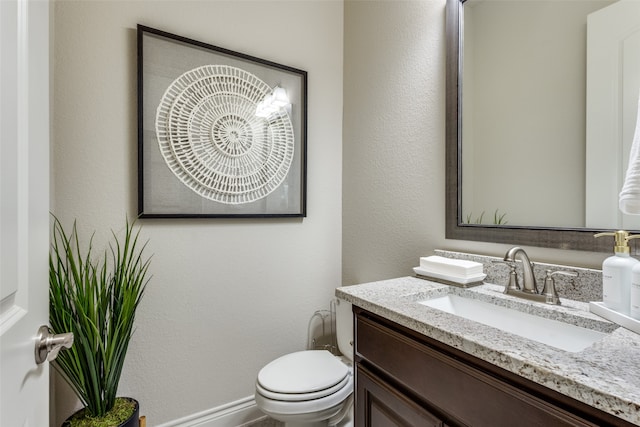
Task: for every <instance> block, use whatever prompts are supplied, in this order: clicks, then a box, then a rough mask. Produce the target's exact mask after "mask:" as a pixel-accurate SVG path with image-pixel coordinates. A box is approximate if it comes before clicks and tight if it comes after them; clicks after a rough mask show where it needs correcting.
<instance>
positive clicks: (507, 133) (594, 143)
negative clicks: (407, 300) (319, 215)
mask: <svg viewBox="0 0 640 427" xmlns="http://www.w3.org/2000/svg"><path fill="white" fill-rule="evenodd" d="M612 3H616V2H614V1H611V0H602V1H601V0H585V1H580V0H576V1H571V2H557V1H540V0H517V1H516V0H514V1H507V0H498V1H494V0H467V1H464V0H462V1H461V0H448V1H447V171H448V173H447V197H448V201H447V237H448V238H456V239H464V240H480V241H493V242H504V243H517V244H523V245H526V244H529V245H536V246H547V247H559V248H565V249H584V250H606V251H608V250H609V249H610V248H608V245H605V246H603V245H601V244H598V243H597V242H594V240H595V239H593V237H592V234H593V231H594V230H601V229H613V228H618V227H621V226H623V225H624V226H625V227H627V228H628V229H633V228H638V229H640V226H633V227H628V226H627V225H630V224H629V223H627V224H626V225H625V224H624V223H622V224H621V222H620V216H621V214H620V213H619V210H618V209H617V197H618V192H619V190H620V187H621V182H622V181H621V180H622V178H623V175H624V171H625V170H626V163H627V161H628V160H627V159H628V157H627V156H628V151H629V146H630V143H631V140H632V138H630V137H628V133H629V132H631V133H632V132H633V127H634V126H635V123H634V122H633V121H634V120H633V119H632V120H627V121H625V120H623V119H624V118H627V117H632V118H633V117H635V116H634V114H635V113H636V109H637V94H638V89H637V88H638V87H639V86H640V82H639V81H638V80H639V79H636V80H635V82H634V81H622V82H615V83H614V84H611V81H610V80H605V81H606V82H608V83H606V84H602V82H597V81H595V80H594V78H593V77H592V75H593V76H596V75H597V74H598V71H597V70H596V71H591V69H590V68H588V67H587V65H588V64H587V63H588V62H589V61H587V57H589V58H593V57H597V55H603V53H602V52H607V51H610V50H611V46H612V43H613V42H612V41H610V40H604V41H597V40H596V41H594V38H593V37H594V36H593V35H592V33H593V32H594V31H593V30H592V29H589V31H588V30H587V20H588V19H589V20H593V21H596V22H598V21H599V20H601V19H598V20H595V19H594V18H593V16H594V15H604V16H606V17H607V19H609V20H611V19H612V18H610V17H609V15H610V13H609V10H611V9H612V8H613V7H612V6H610V5H612ZM617 3H635V5H636V6H637V5H638V4H640V2H637V1H629V0H620V1H619V2H617ZM463 4H464V6H463ZM614 6H615V5H614ZM603 11H604V12H603ZM463 14H464V19H463ZM627 14H628V13H627ZM632 15H634V17H637V20H638V21H640V13H635V14H632ZM587 16H590V18H587ZM462 22H464V31H462V30H463V28H462ZM589 25H590V26H591V27H597V26H599V25H600V24H597V25H596V24H592V23H590V24H589ZM615 25H617V26H618V27H620V24H619V23H618V24H615ZM629 25H636V26H637V27H636V28H637V34H638V38H640V22H638V23H637V24H633V23H625V26H627V28H625V31H627V34H626V35H625V37H626V36H628V34H629V31H628V30H629V28H628V27H629ZM596 30H597V28H596ZM601 32H602V30H601ZM463 33H464V37H462V35H463ZM604 33H607V34H611V33H621V31H620V30H615V31H614V30H611V29H609V30H607V31H604ZM596 35H597V34H596ZM616 43H620V41H616ZM463 46H464V48H463ZM638 46H640V45H634V44H633V43H627V50H628V51H629V52H633V53H634V54H635V56H636V58H635V59H633V61H631V60H628V61H627V63H628V64H632V66H634V65H633V64H634V63H635V64H637V65H635V66H638V67H640V65H639V64H640V60H639V59H638V58H637V56H638V52H640V50H639V49H638ZM614 51H615V49H614ZM587 52H588V53H587ZM594 52H595V53H594ZM605 56H606V55H605ZM634 61H635V62H634ZM591 62H593V61H591ZM597 62H602V61H597ZM611 65H612V64H607V65H606V66H605V67H604V68H607V67H608V68H611ZM615 66H620V64H615ZM627 67H629V66H628V65H627ZM614 69H615V68H614ZM462 70H464V71H463V72H459V71H462ZM625 71H626V72H627V73H628V74H629V71H631V70H628V69H627V70H625ZM637 71H640V68H637ZM620 74H621V75H623V73H622V72H621V73H620ZM635 75H640V73H635ZM616 85H617V86H616ZM625 85H626V86H625ZM633 85H635V88H636V89H632V87H633ZM462 87H464V96H463V91H462ZM603 87H604V88H605V89H606V90H608V92H609V93H611V92H616V93H617V94H618V98H614V99H611V95H608V96H609V98H607V94H606V93H605V94H603V93H602V92H603V89H602V88H603ZM612 88H614V89H613V90H612ZM622 88H624V90H623V89H622ZM598 91H600V92H601V93H600V94H598V93H597V92H598ZM620 94H621V96H620ZM593 96H599V97H600V98H598V99H600V103H599V104H598V105H600V107H601V108H589V106H588V104H586V101H587V99H591V97H593ZM634 96H635V98H636V99H635V102H634V101H633V97H634ZM603 102H606V104H605V105H604V106H602V105H601V104H602V103H603ZM612 102H613V103H614V104H612ZM612 105H622V107H621V108H620V109H617V108H614V107H612ZM459 107H460V108H459ZM602 108H604V109H609V110H616V109H617V110H618V111H616V113H617V114H618V116H617V117H616V118H615V119H611V118H610V117H606V118H603V116H604V115H603V114H602V112H601V111H599V110H602ZM624 108H628V110H629V111H628V112H626V111H625V110H624ZM605 119H606V120H609V121H610V122H616V121H617V123H618V124H621V125H620V126H621V128H619V129H608V128H607V127H608V126H609V123H608V122H606V121H604V120H605ZM603 127H605V128H607V129H608V130H609V131H610V132H609V134H608V136H607V137H603V134H602V128H603ZM629 129H630V130H629ZM594 130H595V131H594ZM625 134H626V144H627V145H626V147H625V146H623V142H624V141H623V140H624V139H625V138H622V137H620V136H619V135H625ZM463 135H464V137H462V136H463ZM611 135H614V136H611ZM616 136H617V138H618V139H616ZM463 140H464V144H463ZM594 147H595V149H594ZM590 151H592V152H593V153H597V154H593V153H590ZM603 151H604V152H609V153H611V154H609V156H610V157H611V156H613V157H614V159H613V160H612V161H610V162H608V161H603V158H602V155H603V153H602V152H603ZM609 163H610V164H609ZM459 166H460V167H459ZM610 166H613V167H614V169H613V170H612V169H607V167H610ZM585 175H586V176H587V179H586V180H585ZM459 183H460V184H463V185H462V186H459V185H458V184H459ZM537 184H540V186H538V187H536V185H537ZM592 190H599V191H600V193H598V194H597V195H595V196H594V195H591V191H592ZM604 190H606V192H607V195H606V196H605V195H604V194H605V193H604V192H603V191H604ZM603 207H604V208H605V210H606V212H597V210H602V208H603ZM634 219H635V218H634ZM479 223H480V224H479ZM639 224H640V223H639Z"/></svg>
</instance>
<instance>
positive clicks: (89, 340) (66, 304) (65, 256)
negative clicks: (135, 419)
mask: <svg viewBox="0 0 640 427" xmlns="http://www.w3.org/2000/svg"><path fill="white" fill-rule="evenodd" d="M52 234H53V235H52V240H51V250H50V252H49V321H50V323H51V329H52V330H53V332H54V333H62V332H73V335H74V344H73V346H72V347H71V348H70V349H68V350H65V351H62V352H60V354H59V355H58V357H57V359H56V360H55V362H54V366H55V367H56V368H57V370H58V371H59V372H61V373H62V376H63V377H64V378H65V380H66V381H67V382H68V383H69V385H70V386H71V388H72V389H73V391H74V392H75V393H76V394H77V395H78V397H79V398H80V400H81V401H82V403H83V404H84V405H85V407H86V411H87V412H88V414H89V415H90V416H92V417H100V416H103V415H104V414H105V413H106V412H107V411H109V410H110V409H111V408H112V407H113V405H114V403H115V400H116V393H117V391H118V383H119V382H120V375H121V374H122V367H123V365H124V360H125V356H126V354H127V348H128V347H129V341H130V339H131V336H132V334H133V323H134V320H135V313H136V309H137V308H138V305H139V304H140V300H141V298H142V296H143V294H144V290H145V287H146V285H147V283H148V280H149V278H148V277H147V273H148V269H149V263H150V258H143V251H144V249H145V247H146V245H147V243H146V242H145V243H144V244H142V245H140V244H139V242H138V237H139V234H140V229H139V228H138V230H137V231H135V232H134V223H130V222H129V221H127V222H126V227H125V232H124V239H123V240H122V241H121V240H120V239H119V238H118V236H117V235H116V234H115V233H114V232H113V231H112V235H113V240H114V242H112V243H109V247H108V250H107V249H105V250H104V251H102V252H101V253H100V254H99V255H98V256H94V251H93V236H91V239H90V240H89V242H88V244H87V246H86V248H82V247H81V244H80V239H79V236H78V230H77V227H76V223H75V221H74V223H73V228H72V230H71V233H67V232H65V230H64V228H63V227H62V224H61V223H60V221H59V220H58V219H57V218H55V217H54V218H53V227H52Z"/></svg>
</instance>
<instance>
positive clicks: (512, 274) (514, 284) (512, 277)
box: [492, 259, 520, 294]
mask: <svg viewBox="0 0 640 427" xmlns="http://www.w3.org/2000/svg"><path fill="white" fill-rule="evenodd" d="M492 262H494V263H496V264H504V265H506V266H507V267H509V283H508V284H507V285H506V286H505V287H504V293H505V294H508V293H509V291H519V290H520V283H518V273H516V263H515V261H504V260H497V259H496V260H492Z"/></svg>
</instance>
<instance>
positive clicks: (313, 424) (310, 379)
mask: <svg viewBox="0 0 640 427" xmlns="http://www.w3.org/2000/svg"><path fill="white" fill-rule="evenodd" d="M336 336H337V341H338V349H339V350H340V353H342V356H334V355H333V354H332V353H331V352H329V351H327V350H305V351H298V352H295V353H290V354H286V355H284V356H281V357H279V358H277V359H276V360H274V361H272V362H270V363H269V364H267V365H266V366H265V367H264V368H262V369H261V370H260V372H259V373H258V379H257V380H256V392H255V400H256V405H257V406H258V408H259V409H260V410H261V411H262V412H263V413H264V414H266V415H268V416H269V417H271V418H273V419H275V420H278V421H282V422H284V424H285V427H320V426H336V427H352V426H353V383H354V380H353V314H352V312H351V304H349V303H348V302H346V301H343V300H337V301H336Z"/></svg>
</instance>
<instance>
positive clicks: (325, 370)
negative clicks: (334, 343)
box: [257, 350, 349, 394]
mask: <svg viewBox="0 0 640 427" xmlns="http://www.w3.org/2000/svg"><path fill="white" fill-rule="evenodd" d="M348 373H349V368H348V367H347V366H346V365H345V364H344V363H342V362H341V361H340V359H338V358H337V357H336V356H334V355H333V354H331V353H330V352H328V351H327V350H305V351H297V352H295V353H289V354H285V355H284V356H281V357H279V358H277V359H275V360H274V361H272V362H271V363H269V364H268V365H266V366H265V367H264V368H262V369H261V370H260V372H259V373H258V380H257V382H258V384H260V385H261V386H262V387H263V388H264V389H266V390H269V391H272V392H275V393H286V394H298V393H303V394H304V393H311V392H316V391H320V390H325V389H328V388H330V387H333V386H335V385H336V384H338V383H339V382H341V381H343V380H344V379H345V378H346V377H347V375H348Z"/></svg>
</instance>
